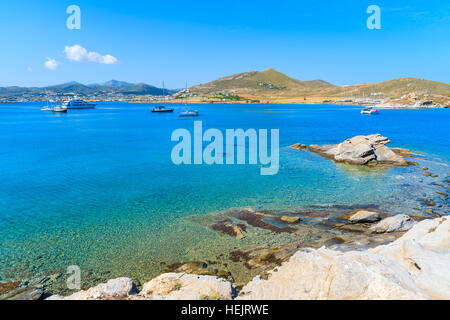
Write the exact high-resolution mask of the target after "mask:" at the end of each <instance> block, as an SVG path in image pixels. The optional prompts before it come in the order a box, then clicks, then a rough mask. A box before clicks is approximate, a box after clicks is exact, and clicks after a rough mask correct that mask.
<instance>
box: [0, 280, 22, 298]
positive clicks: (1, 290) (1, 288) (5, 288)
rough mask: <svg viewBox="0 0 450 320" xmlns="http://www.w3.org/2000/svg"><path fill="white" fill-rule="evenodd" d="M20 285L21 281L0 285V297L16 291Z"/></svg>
mask: <svg viewBox="0 0 450 320" xmlns="http://www.w3.org/2000/svg"><path fill="white" fill-rule="evenodd" d="M21 284H22V282H21V281H13V282H5V283H0V295H3V294H6V293H8V292H11V291H13V290H15V289H17V288H18V287H19V286H20V285H21Z"/></svg>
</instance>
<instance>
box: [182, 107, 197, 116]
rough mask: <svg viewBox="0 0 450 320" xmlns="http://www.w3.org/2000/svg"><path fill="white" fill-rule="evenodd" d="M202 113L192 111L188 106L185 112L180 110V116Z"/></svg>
mask: <svg viewBox="0 0 450 320" xmlns="http://www.w3.org/2000/svg"><path fill="white" fill-rule="evenodd" d="M199 115H200V113H199V112H198V111H197V110H194V111H191V110H189V109H188V108H186V111H185V112H180V117H198V116H199Z"/></svg>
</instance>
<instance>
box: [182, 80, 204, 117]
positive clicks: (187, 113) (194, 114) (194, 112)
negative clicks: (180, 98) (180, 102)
mask: <svg viewBox="0 0 450 320" xmlns="http://www.w3.org/2000/svg"><path fill="white" fill-rule="evenodd" d="M184 92H185V98H186V99H185V100H184V105H185V107H186V111H184V112H180V114H179V115H180V117H198V116H199V115H200V113H199V112H198V111H197V110H189V108H188V97H189V96H188V92H189V91H188V87H187V82H186V90H185V91H184Z"/></svg>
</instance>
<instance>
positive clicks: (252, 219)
mask: <svg viewBox="0 0 450 320" xmlns="http://www.w3.org/2000/svg"><path fill="white" fill-rule="evenodd" d="M228 215H229V216H230V217H233V218H235V219H238V220H241V221H245V222H247V224H249V225H251V226H253V227H257V228H261V229H266V230H270V231H273V232H275V233H283V232H286V233H294V232H295V231H297V229H295V228H292V227H284V228H280V227H277V226H274V225H272V224H269V223H267V222H265V221H263V218H264V216H265V213H258V212H252V211H249V210H237V211H232V212H230V213H228Z"/></svg>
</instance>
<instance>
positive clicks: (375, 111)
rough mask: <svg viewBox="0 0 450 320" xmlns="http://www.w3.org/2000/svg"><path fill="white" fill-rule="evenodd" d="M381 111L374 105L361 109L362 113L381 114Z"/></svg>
mask: <svg viewBox="0 0 450 320" xmlns="http://www.w3.org/2000/svg"><path fill="white" fill-rule="evenodd" d="M379 113H380V112H379V111H378V110H377V109H375V108H373V107H365V108H364V109H362V110H361V114H369V115H372V114H379Z"/></svg>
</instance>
